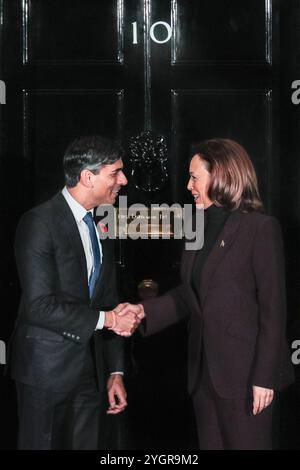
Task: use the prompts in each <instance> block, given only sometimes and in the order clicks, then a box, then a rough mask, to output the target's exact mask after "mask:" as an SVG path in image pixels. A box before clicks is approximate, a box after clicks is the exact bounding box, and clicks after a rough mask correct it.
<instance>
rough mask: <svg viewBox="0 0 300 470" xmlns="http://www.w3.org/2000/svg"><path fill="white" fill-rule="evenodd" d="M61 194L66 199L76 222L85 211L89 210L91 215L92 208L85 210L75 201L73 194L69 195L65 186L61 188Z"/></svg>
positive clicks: (81, 217)
mask: <svg viewBox="0 0 300 470" xmlns="http://www.w3.org/2000/svg"><path fill="white" fill-rule="evenodd" d="M62 195H63V196H64V198H65V200H66V201H67V203H68V205H69V207H70V209H71V211H72V213H73V215H74V217H75V219H76V221H77V222H80V221H81V220H82V219H83V217H84V216H85V214H86V213H87V212H90V213H91V214H92V215H93V211H92V210H90V211H87V210H86V209H85V208H84V207H83V206H82V205H81V204H79V202H78V201H76V199H74V198H73V196H71V194H70V193H69V191H68V189H67V187H66V186H65V187H64V189H63V190H62Z"/></svg>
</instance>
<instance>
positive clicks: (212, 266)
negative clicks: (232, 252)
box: [200, 211, 241, 306]
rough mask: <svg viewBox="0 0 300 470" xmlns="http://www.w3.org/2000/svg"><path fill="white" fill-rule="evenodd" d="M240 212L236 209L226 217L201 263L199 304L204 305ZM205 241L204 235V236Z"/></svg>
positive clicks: (236, 227)
mask: <svg viewBox="0 0 300 470" xmlns="http://www.w3.org/2000/svg"><path fill="white" fill-rule="evenodd" d="M240 220H241V214H240V212H238V211H235V212H232V213H231V214H230V216H229V217H228V219H227V221H226V223H225V225H224V227H223V229H222V231H221V233H220V234H219V236H218V238H217V240H216V242H215V244H214V246H213V248H212V250H211V252H210V253H209V254H208V256H207V259H206V261H205V263H204V265H203V270H202V276H201V286H200V298H201V304H202V306H204V302H205V299H206V296H207V294H208V291H209V286H210V284H211V278H212V276H213V274H214V273H215V271H216V269H217V267H218V266H219V264H220V263H221V261H222V259H223V258H224V256H225V255H226V253H228V250H229V249H230V247H231V245H232V243H233V241H234V239H235V236H236V234H237V230H238V227H239V224H240ZM204 243H205V237H204Z"/></svg>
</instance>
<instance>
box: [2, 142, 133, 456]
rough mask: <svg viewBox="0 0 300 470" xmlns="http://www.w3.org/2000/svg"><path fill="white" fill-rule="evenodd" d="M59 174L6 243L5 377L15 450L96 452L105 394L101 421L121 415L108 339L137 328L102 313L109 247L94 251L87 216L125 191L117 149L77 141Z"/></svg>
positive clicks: (118, 353) (111, 277)
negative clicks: (10, 300) (56, 186)
mask: <svg viewBox="0 0 300 470" xmlns="http://www.w3.org/2000/svg"><path fill="white" fill-rule="evenodd" d="M64 172H65V180H66V186H65V188H64V189H63V190H62V191H60V192H59V193H58V194H57V195H56V196H54V197H53V199H51V200H49V201H47V202H45V203H44V204H42V205H40V206H38V207H35V208H33V209H31V210H30V211H28V212H27V213H25V214H24V216H23V217H22V219H21V221H20V223H19V225H18V229H17V233H16V241H15V254H16V262H17V267H18V272H19V277H20V281H21V287H22V298H21V303H20V308H19V315H18V319H17V322H16V326H15V330H14V333H13V337H12V340H11V348H10V349H11V351H10V368H11V376H12V378H14V379H15V381H16V385H17V395H18V409H19V424H20V425H19V441H18V447H19V449H97V448H98V446H99V431H100V433H101V429H99V424H100V418H101V415H102V411H103V407H104V406H105V401H104V397H105V394H104V392H105V388H106V387H107V391H108V401H109V409H108V413H111V414H116V413H119V412H121V411H123V410H124V409H125V407H126V405H127V403H126V392H125V388H124V384H123V378H122V375H123V370H124V364H123V345H122V341H123V339H122V338H121V337H120V336H118V335H116V334H115V333H114V332H113V331H108V330H109V329H110V330H114V331H115V332H121V331H122V330H126V331H128V332H130V331H133V329H134V327H135V326H136V324H137V322H136V318H135V316H134V315H133V314H132V315H129V316H126V317H118V315H115V313H114V312H113V311H112V309H113V308H114V307H115V306H116V305H117V304H118V295H117V290H116V282H115V269H114V260H113V246H112V245H111V244H112V243H113V241H112V240H102V241H100V239H99V236H98V232H97V229H96V226H95V224H94V221H93V214H92V211H93V209H94V208H95V207H96V206H98V205H100V204H114V202H115V200H116V197H117V194H118V191H119V190H120V188H121V187H122V186H123V185H126V184H127V180H126V177H125V175H124V173H123V163H122V149H121V148H120V147H119V145H117V144H116V143H115V142H112V141H110V140H107V139H104V138H101V137H99V136H94V137H82V138H80V139H77V140H76V141H74V142H73V143H72V144H71V145H70V146H69V147H68V149H67V151H66V153H65V156H64ZM107 377H108V379H107ZM106 382H107V383H106Z"/></svg>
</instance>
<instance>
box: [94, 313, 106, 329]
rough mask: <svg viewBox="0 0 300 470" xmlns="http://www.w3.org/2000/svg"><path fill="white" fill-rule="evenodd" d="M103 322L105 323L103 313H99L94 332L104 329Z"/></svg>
mask: <svg viewBox="0 0 300 470" xmlns="http://www.w3.org/2000/svg"><path fill="white" fill-rule="evenodd" d="M104 322H105V312H102V311H101V312H99V320H98V323H97V325H96V330H103V327H104Z"/></svg>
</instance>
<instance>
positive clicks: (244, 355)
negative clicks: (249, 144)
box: [122, 139, 293, 449]
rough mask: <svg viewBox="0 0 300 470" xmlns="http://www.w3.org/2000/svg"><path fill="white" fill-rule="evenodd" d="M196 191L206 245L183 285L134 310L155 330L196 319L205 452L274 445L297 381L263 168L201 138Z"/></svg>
mask: <svg viewBox="0 0 300 470" xmlns="http://www.w3.org/2000/svg"><path fill="white" fill-rule="evenodd" d="M188 190H189V191H190V192H191V194H192V195H193V197H194V201H195V204H196V206H197V207H198V208H201V207H202V208H203V207H204V210H205V232H204V245H203V247H202V249H200V250H198V251H184V253H183V259H182V266H181V278H182V284H181V285H180V286H179V287H177V288H176V289H174V290H172V291H169V292H168V293H167V294H165V295H163V296H161V297H159V298H155V299H149V300H147V301H145V302H143V304H141V305H139V306H131V305H129V304H127V306H126V305H125V309H124V310H123V312H122V313H123V314H125V313H126V310H127V311H128V310H130V309H135V311H136V313H137V314H138V315H139V316H140V318H141V317H143V315H145V316H146V319H145V321H144V324H145V333H146V334H147V335H150V334H153V333H155V332H157V331H160V330H161V329H163V328H165V327H167V326H169V325H171V324H173V323H175V322H176V321H178V320H180V319H181V318H183V317H187V318H188V319H189V359H188V372H189V374H188V377H189V391H190V393H191V394H192V398H193V404H194V410H195V416H196V422H197V429H198V438H199V447H200V449H270V448H271V447H272V442H271V428H272V412H273V404H274V395H275V393H276V391H278V390H281V389H282V388H283V387H285V386H287V385H289V384H290V383H291V382H292V381H293V372H292V366H291V363H290V359H289V350H288V347H287V344H286V340H285V321H286V306H285V279H284V257H283V245H282V239H281V232H280V227H279V224H278V222H277V221H276V219H274V218H273V217H270V216H268V215H265V214H264V213H263V206H262V202H261V199H260V196H259V192H258V188H257V180H256V175H255V170H254V168H253V165H252V163H251V160H250V158H249V156H248V154H247V152H246V151H245V149H244V148H243V147H241V146H240V145H239V144H238V143H236V142H234V141H232V140H228V139H211V140H208V141H205V142H203V143H201V144H199V145H198V146H197V147H196V148H195V149H194V151H193V157H192V159H191V161H190V179H189V183H188Z"/></svg>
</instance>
